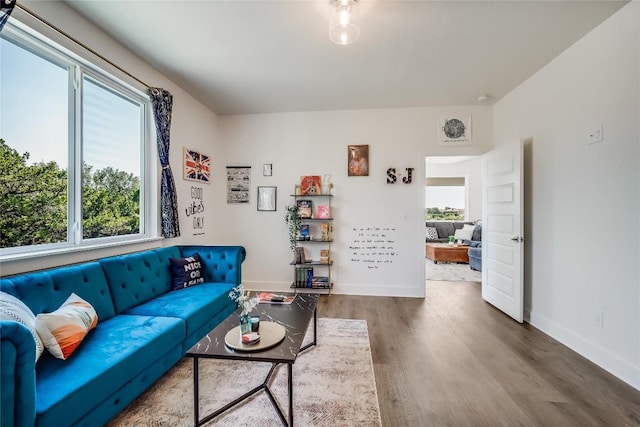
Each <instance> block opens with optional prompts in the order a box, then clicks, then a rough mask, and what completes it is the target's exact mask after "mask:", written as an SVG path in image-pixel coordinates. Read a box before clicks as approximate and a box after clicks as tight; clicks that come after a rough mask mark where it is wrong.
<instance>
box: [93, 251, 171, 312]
mask: <svg viewBox="0 0 640 427" xmlns="http://www.w3.org/2000/svg"><path fill="white" fill-rule="evenodd" d="M180 256H181V254H180V250H179V249H178V248H177V247H175V246H171V247H167V248H159V249H153V250H148V251H144V252H136V253H132V254H126V255H119V256H114V257H109V258H103V259H101V260H100V261H99V262H100V265H101V266H102V269H103V270H104V274H105V276H106V277H107V282H108V283H109V289H110V291H111V297H112V298H113V305H114V306H115V310H116V313H122V312H123V311H125V310H127V309H129V308H131V307H135V306H136V305H138V304H142V303H143V302H145V301H149V300H150V299H152V298H155V297H157V296H158V295H162V294H164V293H166V292H169V291H170V290H171V274H170V272H169V258H178V257H180Z"/></svg>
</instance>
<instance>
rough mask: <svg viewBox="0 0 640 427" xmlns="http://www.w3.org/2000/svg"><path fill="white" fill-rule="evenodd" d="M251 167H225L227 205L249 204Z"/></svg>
mask: <svg viewBox="0 0 640 427" xmlns="http://www.w3.org/2000/svg"><path fill="white" fill-rule="evenodd" d="M250 183H251V166H227V203H249V184H250Z"/></svg>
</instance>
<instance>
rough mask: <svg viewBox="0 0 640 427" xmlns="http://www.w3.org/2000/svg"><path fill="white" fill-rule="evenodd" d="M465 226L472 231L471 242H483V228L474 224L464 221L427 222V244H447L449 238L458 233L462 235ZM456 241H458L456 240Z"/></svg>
mask: <svg viewBox="0 0 640 427" xmlns="http://www.w3.org/2000/svg"><path fill="white" fill-rule="evenodd" d="M465 225H466V226H467V228H470V229H471V230H472V233H471V237H470V238H469V239H461V240H470V241H480V240H482V227H481V226H480V225H475V224H474V223H473V222H464V221H425V230H426V239H425V241H426V243H447V242H448V241H449V236H456V232H458V234H460V231H459V230H462V229H463V228H464V227H465ZM456 240H458V239H457V238H456Z"/></svg>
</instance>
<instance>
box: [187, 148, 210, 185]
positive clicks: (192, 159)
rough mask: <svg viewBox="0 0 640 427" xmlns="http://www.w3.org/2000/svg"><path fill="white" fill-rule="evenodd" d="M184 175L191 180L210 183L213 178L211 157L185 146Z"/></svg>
mask: <svg viewBox="0 0 640 427" xmlns="http://www.w3.org/2000/svg"><path fill="white" fill-rule="evenodd" d="M183 158H184V175H183V178H184V179H185V180H189V181H198V182H206V183H209V181H210V179H211V168H210V166H211V159H210V158H209V156H207V155H204V154H202V153H198V152H197V151H193V150H189V149H188V148H187V147H184V157H183Z"/></svg>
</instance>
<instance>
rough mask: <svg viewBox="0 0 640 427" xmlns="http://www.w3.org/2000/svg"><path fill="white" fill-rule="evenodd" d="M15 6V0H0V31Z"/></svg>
mask: <svg viewBox="0 0 640 427" xmlns="http://www.w3.org/2000/svg"><path fill="white" fill-rule="evenodd" d="M15 6H16V0H0V31H2V29H3V28H4V24H6V23H7V21H8V20H9V15H11V12H13V8H14V7H15Z"/></svg>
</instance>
